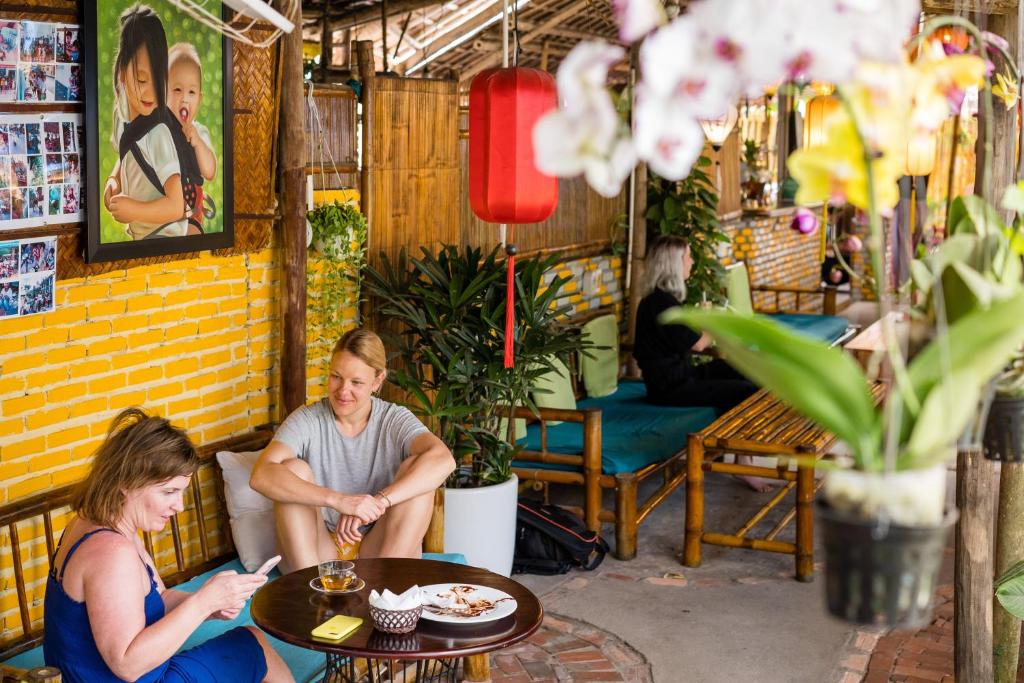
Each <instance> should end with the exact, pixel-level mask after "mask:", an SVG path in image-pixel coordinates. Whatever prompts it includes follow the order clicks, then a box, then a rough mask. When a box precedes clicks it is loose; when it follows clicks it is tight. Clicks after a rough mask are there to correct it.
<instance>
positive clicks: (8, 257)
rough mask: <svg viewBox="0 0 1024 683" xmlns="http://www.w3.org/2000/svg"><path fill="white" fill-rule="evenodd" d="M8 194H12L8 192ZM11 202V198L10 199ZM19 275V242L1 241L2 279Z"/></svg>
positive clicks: (0, 273) (0, 270) (0, 269)
mask: <svg viewBox="0 0 1024 683" xmlns="http://www.w3.org/2000/svg"><path fill="white" fill-rule="evenodd" d="M8 194H10V193H9V192H8ZM8 203H10V199H8ZM17 275H18V243H17V242H0V280H7V279H9V278H12V277H17Z"/></svg>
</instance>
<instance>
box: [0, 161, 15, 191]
mask: <svg viewBox="0 0 1024 683" xmlns="http://www.w3.org/2000/svg"><path fill="white" fill-rule="evenodd" d="M13 184H14V181H13V180H12V179H11V158H10V157H5V156H0V190H6V189H9V188H10V187H11V186H12V185H13Z"/></svg>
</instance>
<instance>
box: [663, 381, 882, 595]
mask: <svg viewBox="0 0 1024 683" xmlns="http://www.w3.org/2000/svg"><path fill="white" fill-rule="evenodd" d="M884 392H885V386H884V384H882V383H875V384H874V385H872V387H871V393H872V396H873V397H874V398H875V401H876V402H878V401H881V400H882V397H883V395H884ZM835 442H836V437H835V436H833V435H832V434H831V433H830V432H828V431H826V430H824V429H822V428H821V427H819V426H817V425H816V424H814V423H813V422H811V421H810V420H808V419H807V418H805V417H803V416H802V415H800V414H798V413H797V412H795V411H794V410H792V409H791V408H789V406H787V405H786V404H784V403H783V402H782V401H780V400H779V399H778V398H776V397H775V396H773V395H772V394H770V393H769V392H768V391H767V390H766V389H761V390H759V391H758V392H757V393H755V394H754V395H752V396H751V397H750V398H748V399H746V400H745V401H743V402H742V403H740V404H739V405H737V406H736V407H735V408H733V409H731V410H729V411H728V412H726V413H723V414H722V416H721V417H719V418H718V419H717V420H715V421H714V422H713V423H712V424H710V425H708V427H707V428H705V429H703V430H701V431H700V432H697V433H695V434H691V435H690V439H689V444H688V450H689V453H688V456H687V461H686V469H687V480H686V527H685V529H686V531H685V538H684V542H683V564H685V565H686V566H688V567H699V566H700V562H701V543H707V544H710V545H718V546H725V547H727V548H749V549H751V550H765V551H768V552H774V553H784V554H787V555H793V556H794V558H795V562H796V578H797V580H798V581H811V580H812V578H813V575H814V513H813V510H812V507H811V504H812V503H813V502H814V494H815V493H816V492H817V491H818V489H819V488H821V482H816V481H815V479H814V468H813V467H812V466H810V465H809V464H807V462H806V459H814V460H818V459H821V458H824V457H825V456H826V455H828V453H829V450H830V449H831V448H832V446H833V445H834V444H835ZM725 453H733V454H736V455H759V456H766V457H773V456H801V457H802V458H805V461H804V462H801V463H799V464H798V467H797V469H796V471H795V472H794V471H791V470H790V468H789V463H788V462H780V463H779V464H778V465H777V466H776V467H762V466H757V465H740V464H734V463H725V462H717V459H718V458H720V457H721V456H722V455H724V454H725ZM705 472H718V473H722V474H738V475H748V476H751V475H752V476H756V477H764V478H766V479H775V480H779V481H782V482H784V484H783V486H782V487H781V488H780V489H779V490H778V491H776V492H775V494H774V495H773V496H772V497H771V499H770V500H769V501H768V502H767V503H765V505H764V506H762V507H761V509H759V510H758V511H757V512H755V513H754V515H753V516H752V517H751V518H750V519H749V520H747V521H746V522H744V523H743V524H742V526H740V528H739V529H738V530H737V531H736V532H734V533H731V534H725V533H716V532H710V531H705V530H704V473H705ZM794 488H795V489H796V503H795V506H794V507H793V508H792V509H791V510H789V511H788V512H786V514H784V515H783V516H782V518H781V519H780V520H779V521H778V522H777V523H776V524H775V525H774V526H773V527H772V528H771V529H770V530H769V531H768V533H767V534H766V535H765V536H764V537H762V538H751V537H750V532H751V531H752V530H753V529H754V528H755V527H756V526H757V525H758V524H759V523H760V522H761V521H763V520H764V518H765V517H766V516H767V515H768V513H769V512H771V510H772V509H774V508H775V507H776V506H778V505H779V504H780V503H781V502H782V501H783V500H784V499H785V498H786V496H787V494H788V493H789V492H790V491H792V490H793V489H794ZM794 518H795V519H796V541H795V542H790V541H781V540H779V539H778V538H777V537H778V535H779V534H780V533H781V532H782V531H783V530H784V529H785V528H786V527H787V526H788V525H789V524H790V523H791V522H792V521H793V520H794Z"/></svg>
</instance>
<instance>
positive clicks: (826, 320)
mask: <svg viewBox="0 0 1024 683" xmlns="http://www.w3.org/2000/svg"><path fill="white" fill-rule="evenodd" d="M771 318H772V320H775V321H777V322H780V323H782V324H783V325H785V326H786V327H789V328H791V329H793V330H796V331H797V332H802V333H804V334H806V335H808V336H811V337H814V338H815V339H817V340H819V341H824V342H828V343H829V344H831V343H833V342H835V341H836V340H837V339H839V338H840V337H842V336H843V334H844V333H845V332H846V329H847V328H848V327H849V326H850V322H849V321H848V320H847V319H846V318H844V317H842V316H838V315H816V314H814V313H776V314H774V315H772V316H771Z"/></svg>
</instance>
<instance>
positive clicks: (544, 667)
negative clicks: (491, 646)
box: [491, 613, 654, 683]
mask: <svg viewBox="0 0 1024 683" xmlns="http://www.w3.org/2000/svg"><path fill="white" fill-rule="evenodd" d="M653 680H654V679H653V678H652V676H651V666H650V664H648V663H647V659H646V658H644V656H643V655H641V654H640V653H639V652H637V651H636V650H634V649H633V648H632V647H630V646H629V645H628V644H627V643H625V642H623V641H622V640H620V639H619V638H617V637H616V636H614V635H613V634H611V633H608V632H607V631H603V630H601V629H599V628H597V627H596V626H593V625H591V624H587V623H586V622H583V621H578V620H576V619H570V618H568V617H563V616H559V615H556V614H550V613H549V614H547V615H546V616H545V618H544V624H543V625H542V626H541V627H540V630H538V631H537V632H536V633H534V634H533V635H532V636H531V637H530V638H529V639H528V640H527V641H525V642H522V643H519V644H518V645H515V646H513V647H510V648H508V649H506V650H501V651H499V652H495V653H492V654H491V681H493V683H555V682H561V681H629V682H633V683H649V682H650V681H653Z"/></svg>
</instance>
